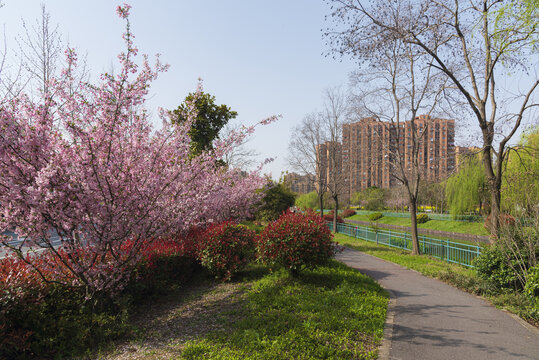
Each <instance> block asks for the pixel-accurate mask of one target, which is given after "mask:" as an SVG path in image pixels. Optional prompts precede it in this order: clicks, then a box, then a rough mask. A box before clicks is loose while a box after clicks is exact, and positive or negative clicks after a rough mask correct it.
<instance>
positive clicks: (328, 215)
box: [324, 210, 344, 223]
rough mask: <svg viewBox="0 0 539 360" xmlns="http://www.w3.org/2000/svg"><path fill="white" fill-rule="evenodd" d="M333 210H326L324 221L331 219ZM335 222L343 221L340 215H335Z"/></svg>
mask: <svg viewBox="0 0 539 360" xmlns="http://www.w3.org/2000/svg"><path fill="white" fill-rule="evenodd" d="M334 213H335V212H334V211H333V210H331V211H330V212H328V213H327V214H324V220H325V221H333V214H334ZM337 222H338V223H343V222H344V220H343V219H342V217H340V216H339V215H337Z"/></svg>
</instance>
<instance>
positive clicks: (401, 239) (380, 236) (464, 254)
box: [327, 222, 481, 267]
mask: <svg viewBox="0 0 539 360" xmlns="http://www.w3.org/2000/svg"><path fill="white" fill-rule="evenodd" d="M327 224H328V226H329V228H330V229H331V230H332V231H333V223H332V222H328V223H327ZM337 232H338V233H340V234H345V235H348V236H352V237H354V238H356V239H362V240H366V241H371V242H375V243H377V244H382V245H387V246H389V247H394V248H398V249H403V250H410V251H411V250H412V235H410V234H407V233H402V232H398V231H392V230H374V229H372V228H369V227H367V226H356V225H351V224H344V223H338V224H337ZM419 250H420V251H421V254H425V255H430V256H432V257H435V258H438V259H441V260H444V261H447V262H450V263H455V264H460V265H464V266H467V267H473V265H472V261H473V259H475V258H476V257H477V256H479V255H480V254H481V247H480V246H479V245H468V244H462V243H457V242H454V241H449V240H440V239H433V238H429V237H426V236H424V235H419Z"/></svg>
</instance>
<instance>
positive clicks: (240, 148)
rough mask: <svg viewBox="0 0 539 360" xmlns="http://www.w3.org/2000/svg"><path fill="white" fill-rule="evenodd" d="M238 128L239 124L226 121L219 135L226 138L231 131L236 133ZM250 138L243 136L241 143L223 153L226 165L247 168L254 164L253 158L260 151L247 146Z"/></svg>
mask: <svg viewBox="0 0 539 360" xmlns="http://www.w3.org/2000/svg"><path fill="white" fill-rule="evenodd" d="M240 128H241V126H238V125H231V124H230V123H227V124H225V126H224V127H223V129H222V130H221V135H220V137H221V138H223V139H226V138H228V137H229V136H230V135H231V134H232V133H237V132H238V131H240ZM251 139H252V138H245V139H243V140H242V142H241V144H238V145H237V146H235V147H233V148H232V149H230V151H229V152H227V153H226V154H225V155H224V158H223V161H224V162H225V163H226V164H227V165H228V166H230V167H232V168H237V169H241V170H248V169H249V168H250V167H252V166H253V165H255V163H256V160H255V158H256V157H257V156H258V155H260V153H259V152H257V151H256V150H254V149H251V148H249V147H247V143H248V142H249V141H250V140H251Z"/></svg>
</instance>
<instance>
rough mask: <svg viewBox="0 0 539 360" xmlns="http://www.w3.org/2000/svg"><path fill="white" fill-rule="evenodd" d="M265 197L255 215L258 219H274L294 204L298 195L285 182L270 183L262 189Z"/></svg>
mask: <svg viewBox="0 0 539 360" xmlns="http://www.w3.org/2000/svg"><path fill="white" fill-rule="evenodd" d="M261 191H262V193H263V197H262V200H261V201H260V203H259V207H258V211H257V213H256V215H255V217H256V219H257V220H261V221H272V220H275V219H277V218H278V217H279V216H280V215H281V214H282V213H283V212H284V211H286V210H287V209H288V208H290V207H292V206H294V203H295V201H296V195H295V194H294V193H293V192H292V190H290V189H289V188H288V187H287V186H285V185H284V184H283V183H281V182H279V183H275V182H270V183H268V184H267V185H266V186H265V187H264V188H263V189H262V190H261Z"/></svg>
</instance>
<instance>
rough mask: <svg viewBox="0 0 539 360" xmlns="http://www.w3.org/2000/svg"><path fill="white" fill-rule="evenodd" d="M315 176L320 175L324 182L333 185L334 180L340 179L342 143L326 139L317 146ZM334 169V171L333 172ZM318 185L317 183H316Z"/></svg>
mask: <svg viewBox="0 0 539 360" xmlns="http://www.w3.org/2000/svg"><path fill="white" fill-rule="evenodd" d="M316 158H317V165H318V168H317V170H316V171H317V176H319V175H321V176H322V178H323V179H324V182H325V184H327V185H330V186H333V185H334V182H335V180H337V181H340V179H341V178H342V175H343V162H342V160H343V158H342V144H340V143H338V142H335V141H326V142H325V143H323V144H320V145H318V146H317V151H316ZM334 171H336V172H335V173H334ZM316 186H318V184H316Z"/></svg>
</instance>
